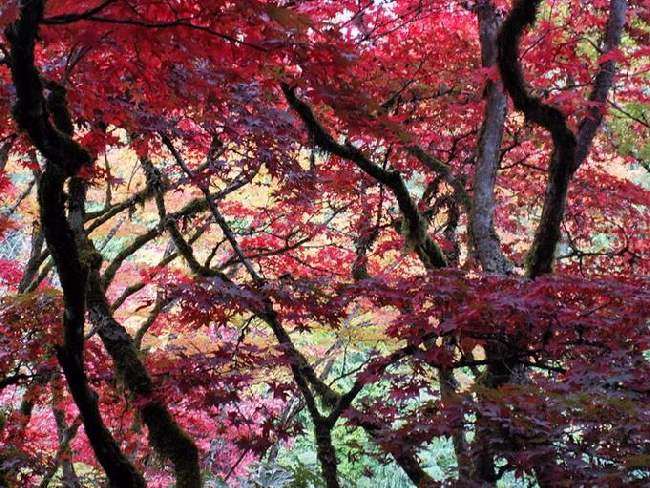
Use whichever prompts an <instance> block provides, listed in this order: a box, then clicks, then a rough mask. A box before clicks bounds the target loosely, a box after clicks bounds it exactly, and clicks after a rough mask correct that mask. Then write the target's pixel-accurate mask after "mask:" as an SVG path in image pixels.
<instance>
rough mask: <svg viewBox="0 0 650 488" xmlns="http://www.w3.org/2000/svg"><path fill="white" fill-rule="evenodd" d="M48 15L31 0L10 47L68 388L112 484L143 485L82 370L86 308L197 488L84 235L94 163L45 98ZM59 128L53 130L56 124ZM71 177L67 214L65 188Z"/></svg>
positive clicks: (187, 445)
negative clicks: (60, 320)
mask: <svg viewBox="0 0 650 488" xmlns="http://www.w3.org/2000/svg"><path fill="white" fill-rule="evenodd" d="M42 14H43V2H41V1H32V2H26V3H24V4H23V5H22V8H21V17H20V18H19V20H18V21H17V23H16V24H15V25H14V26H12V27H10V29H9V30H8V38H9V39H10V41H11V47H12V51H11V52H12V75H13V78H14V84H15V85H16V91H17V104H16V108H15V111H14V115H15V118H16V121H17V123H18V124H19V126H20V127H21V129H23V130H25V131H26V132H27V134H28V136H29V137H30V139H31V140H32V142H33V143H34V145H35V146H36V147H37V148H38V149H39V151H41V153H42V154H43V156H44V157H45V159H46V167H45V171H44V172H43V175H42V177H41V181H40V184H39V202H40V207H41V226H42V229H43V233H44V235H45V240H46V242H47V244H48V249H49V250H50V252H51V253H52V256H53V258H54V262H55V263H56V266H57V271H58V273H59V277H60V279H61V285H62V288H63V292H64V302H65V316H64V326H65V338H64V346H63V347H61V348H60V349H59V360H60V362H61V365H62V368H63V370H64V373H65V376H66V379H67V381H68V385H69V388H70V390H71V392H72V395H73V398H74V399H75V402H76V403H77V405H78V406H79V409H80V412H81V413H82V418H83V421H84V427H85V431H86V433H87V434H88V437H89V439H90V440H91V444H92V446H93V449H94V451H95V454H96V455H97V458H98V460H99V461H100V463H101V465H102V467H103V468H104V470H105V471H106V474H107V476H108V478H109V481H110V483H111V484H112V485H114V486H120V487H130V486H144V485H145V482H144V479H143V478H142V476H141V475H140V474H139V473H137V472H136V470H135V469H134V468H133V466H131V464H130V463H129V462H128V460H127V459H126V457H125V456H124V455H123V454H122V453H121V452H120V450H119V447H118V446H117V444H116V442H115V441H114V439H113V438H112V437H111V435H110V433H109V432H108V430H107V429H106V427H105V426H104V424H103V422H102V419H101V415H100V413H99V409H98V407H97V402H96V397H95V394H94V392H92V391H90V390H89V388H88V386H87V383H86V378H85V372H84V369H83V333H84V319H85V310H86V305H87V306H88V310H89V312H90V317H91V319H92V321H93V322H94V324H95V325H96V326H97V328H98V333H99V335H100V337H101V339H102V341H103V343H104V346H105V347H106V349H107V351H108V352H109V354H110V355H111V357H112V359H113V361H114V363H115V366H116V370H117V372H118V374H119V375H120V376H121V378H122V379H123V381H124V383H125V384H126V386H127V387H128V389H129V390H130V391H131V393H132V394H133V395H134V396H135V397H136V398H137V399H138V402H137V404H138V408H139V411H140V415H141V416H142V418H143V421H144V423H145V424H146V425H147V427H148V431H149V440H150V442H151V445H152V447H153V448H154V449H155V450H156V451H157V452H158V453H159V454H160V456H161V457H162V458H163V459H167V460H169V461H171V462H172V464H173V466H174V470H175V476H176V486H178V487H187V488H198V487H200V486H201V473H200V466H199V459H198V449H197V448H196V446H195V445H194V443H193V441H192V440H191V439H190V438H189V437H188V436H187V434H186V433H185V432H184V431H183V430H182V429H181V428H180V426H178V424H177V423H176V422H175V421H174V420H173V418H172V417H171V415H170V413H169V411H168V409H167V407H166V406H165V405H164V404H163V403H162V402H161V401H160V400H159V399H157V398H156V397H155V392H154V388H153V384H152V382H151V379H150V378H149V376H148V374H147V371H146V369H145V367H144V365H143V363H142V361H141V360H140V358H139V357H138V354H137V351H136V349H135V347H134V346H133V342H132V340H131V338H130V336H129V335H128V333H127V332H126V330H125V329H124V327H123V326H122V325H121V324H119V323H118V322H117V321H115V320H114V319H113V317H112V315H111V311H110V307H109V306H108V304H107V302H106V297H105V293H104V289H103V286H102V281H101V279H100V275H99V268H100V266H101V256H100V255H99V254H98V253H97V252H96V251H95V249H94V247H93V245H92V242H91V241H89V240H88V239H87V237H86V235H85V231H84V228H83V224H84V221H85V215H84V206H85V185H84V183H83V182H82V181H81V180H80V179H78V178H75V177H74V175H75V174H76V173H77V172H78V171H79V169H80V168H81V167H82V166H84V165H90V164H91V162H92V160H91V157H90V155H89V154H88V153H87V151H85V150H84V149H83V148H82V147H81V146H79V145H78V144H77V143H76V142H75V141H74V140H73V139H72V135H73V130H74V126H73V123H72V120H71V117H70V114H69V112H68V110H67V107H66V105H65V90H64V89H63V87H60V86H58V85H56V84H54V83H48V84H47V88H48V89H49V90H50V96H49V97H48V100H47V101H46V100H45V99H44V96H43V82H42V81H41V78H40V75H39V73H38V71H37V69H36V67H35V64H34V55H33V50H34V42H35V37H36V33H37V29H38V23H39V21H40V20H41V18H42ZM50 120H51V121H52V122H54V125H53V124H52V122H51V121H50ZM68 179H70V185H69V193H70V198H69V202H68V204H69V205H68V208H69V212H68V216H67V217H66V214H65V206H64V201H63V195H64V192H63V188H64V183H65V181H66V180H68Z"/></svg>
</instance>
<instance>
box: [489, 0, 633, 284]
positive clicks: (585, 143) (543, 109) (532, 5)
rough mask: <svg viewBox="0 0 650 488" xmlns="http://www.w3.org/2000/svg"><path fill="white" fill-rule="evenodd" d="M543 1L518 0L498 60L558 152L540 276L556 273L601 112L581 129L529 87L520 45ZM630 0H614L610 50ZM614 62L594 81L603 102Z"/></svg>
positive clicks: (537, 250)
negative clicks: (572, 186) (572, 199)
mask: <svg viewBox="0 0 650 488" xmlns="http://www.w3.org/2000/svg"><path fill="white" fill-rule="evenodd" d="M540 3H541V0H517V1H516V2H515V3H514V5H513V7H512V10H511V11H510V14H509V15H508V17H507V18H506V20H505V21H504V23H503V27H502V29H501V32H500V33H499V36H498V47H499V52H498V63H499V70H500V72H501V79H502V81H503V84H504V86H505V88H506V90H507V91H508V93H509V94H510V97H511V98H512V101H513V103H514V106H515V108H516V109H517V110H520V111H521V112H523V114H524V116H525V117H526V120H528V121H530V122H532V123H534V124H535V125H538V126H540V127H542V128H544V129H546V130H547V131H548V132H549V133H550V135H551V138H552V141H553V154H552V156H551V162H550V164H549V169H548V182H547V185H546V191H545V195H544V206H543V209H542V216H541V219H540V222H539V225H538V226H537V229H536V231H535V237H534V240H533V244H532V246H531V249H530V251H529V254H528V258H527V266H526V274H527V275H528V276H529V277H530V278H536V277H538V276H540V275H543V274H548V273H550V272H552V269H553V261H554V255H555V248H556V246H557V243H558V241H559V240H560V235H561V234H560V225H561V223H562V219H563V218H564V212H565V207H566V199H567V192H568V188H569V183H570V181H571V179H572V177H573V174H574V173H575V171H576V170H577V169H578V167H579V166H580V164H581V163H582V162H583V161H584V160H585V159H586V156H587V153H588V151H589V148H590V147H591V143H592V141H593V138H594V136H595V134H596V131H597V129H598V126H599V125H600V123H601V121H602V114H601V113H600V109H599V108H598V107H592V108H591V109H590V111H589V113H588V115H587V117H586V118H585V119H584V120H583V121H582V122H581V124H580V128H579V134H578V136H577V137H576V135H575V134H574V133H573V131H572V130H571V129H570V128H569V126H568V122H567V117H566V115H565V114H563V113H562V112H561V111H560V110H558V109H557V108H555V107H552V106H550V105H547V104H545V103H544V102H542V100H540V99H539V98H537V97H534V96H532V95H530V93H529V92H528V90H527V88H526V82H525V79H524V74H523V68H522V65H521V60H520V56H519V46H520V43H521V38H522V36H523V33H524V30H525V29H526V28H527V27H530V26H532V25H533V24H534V22H535V18H536V16H537V9H538V7H539V5H540ZM626 10H627V0H611V1H610V13H609V19H608V23H607V30H606V33H605V46H606V53H608V52H611V50H612V49H615V48H617V47H618V45H619V43H620V39H621V35H622V32H623V28H624V26H625V13H626ZM615 66H616V65H615V63H614V61H613V60H609V61H607V62H605V63H603V64H602V65H601V67H600V70H599V72H598V74H597V76H596V79H595V81H594V85H593V88H592V93H591V95H590V100H591V101H592V102H596V104H604V103H605V102H606V100H607V94H608V93H609V89H610V88H611V85H612V83H613V79H614V73H615Z"/></svg>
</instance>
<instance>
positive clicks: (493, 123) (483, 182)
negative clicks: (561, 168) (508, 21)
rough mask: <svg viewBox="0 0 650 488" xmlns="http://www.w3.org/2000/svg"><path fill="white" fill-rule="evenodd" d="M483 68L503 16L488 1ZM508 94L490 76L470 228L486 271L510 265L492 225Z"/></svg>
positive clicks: (480, 9)
mask: <svg viewBox="0 0 650 488" xmlns="http://www.w3.org/2000/svg"><path fill="white" fill-rule="evenodd" d="M476 13H477V16H478V24H479V35H480V44H481V61H482V65H483V67H484V68H492V67H496V62H497V35H498V33H499V29H500V27H501V22H502V19H501V17H500V15H499V14H498V12H497V9H496V8H495V6H494V4H493V3H492V2H491V1H483V2H481V3H479V4H478V5H477V7H476ZM506 111H507V98H506V95H505V93H504V91H503V86H502V84H501V82H500V81H495V80H492V79H489V80H488V81H487V84H486V87H485V110H484V114H483V124H482V125H481V132H480V137H479V141H478V147H477V157H476V167H475V171H474V181H473V185H472V186H473V194H472V207H471V214H470V232H471V240H472V246H473V248H474V253H475V254H476V257H477V258H478V260H479V262H480V263H481V268H482V269H483V271H484V272H485V273H490V274H507V273H509V272H510V269H511V265H510V263H509V262H508V260H507V258H506V257H505V256H504V254H503V252H502V250H501V242H500V241H499V237H498V235H497V233H496V231H495V229H494V207H495V201H494V186H495V183H496V176H497V170H498V168H499V160H500V154H501V141H502V139H503V127H504V123H505V119H506Z"/></svg>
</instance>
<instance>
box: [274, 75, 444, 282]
mask: <svg viewBox="0 0 650 488" xmlns="http://www.w3.org/2000/svg"><path fill="white" fill-rule="evenodd" d="M282 91H283V93H284V96H285V98H286V100H287V102H288V103H289V105H290V106H291V108H293V110H295V112H296V113H297V114H298V115H299V116H300V119H301V120H302V122H303V124H304V125H305V127H306V128H307V131H308V132H309V134H310V136H311V137H312V140H313V142H314V144H316V145H317V146H318V147H320V148H321V149H322V150H324V151H327V152H328V153H331V154H334V155H336V156H338V157H340V158H342V159H345V160H347V161H351V162H353V163H354V164H356V165H357V166H358V167H359V168H360V169H361V170H362V171H364V172H365V173H367V174H368V175H369V176H371V177H372V178H374V179H375V180H377V181H378V182H379V183H381V184H382V185H384V186H386V187H387V188H389V189H390V190H391V192H392V193H393V195H394V197H395V199H396V200H397V204H398V206H399V209H400V212H401V213H402V217H403V219H404V222H405V227H406V228H405V230H404V234H405V236H406V240H407V244H408V245H409V246H412V247H413V248H414V250H415V252H416V253H417V255H418V256H419V257H420V259H421V261H422V262H423V263H425V267H426V268H427V269H434V268H444V267H445V266H447V260H446V259H445V256H444V254H443V253H442V251H441V250H440V248H439V247H438V245H437V244H436V243H435V242H434V241H433V240H432V239H431V237H429V235H428V234H427V222H426V220H425V219H424V218H423V217H422V215H421V214H420V211H419V210H418V208H417V205H416V204H415V202H414V201H413V199H412V198H411V195H410V193H409V191H408V189H407V188H406V185H405V183H404V180H403V179H402V177H401V176H400V174H399V172H397V171H395V170H388V169H384V168H382V167H381V166H379V165H377V164H375V163H373V162H372V161H371V160H370V159H368V157H367V156H366V155H365V154H363V152H361V151H360V150H359V149H357V148H356V147H354V146H352V145H350V144H347V143H346V144H339V143H337V142H336V141H335V140H334V138H333V137H332V136H331V135H330V134H329V133H328V132H327V131H326V130H325V128H324V127H323V126H322V125H321V124H320V122H318V120H317V119H316V116H315V115H314V112H313V111H312V109H311V107H310V106H309V105H307V104H306V103H305V102H304V101H302V100H300V99H299V98H298V96H297V95H296V93H295V89H294V88H292V87H290V86H289V85H286V84H283V85H282ZM422 156H423V157H424V156H425V155H422Z"/></svg>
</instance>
